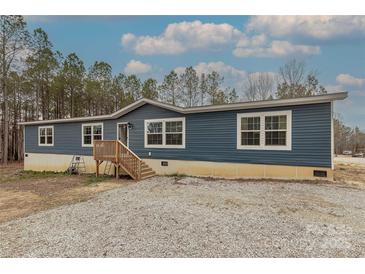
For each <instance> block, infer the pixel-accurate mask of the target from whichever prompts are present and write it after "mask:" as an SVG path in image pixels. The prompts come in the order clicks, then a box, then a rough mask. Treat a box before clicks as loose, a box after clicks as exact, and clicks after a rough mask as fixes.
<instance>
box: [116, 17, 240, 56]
mask: <svg viewBox="0 0 365 274" xmlns="http://www.w3.org/2000/svg"><path fill="white" fill-rule="evenodd" d="M242 35H243V34H242V32H241V31H239V30H238V29H236V28H234V27H233V26H232V25H230V24H214V23H202V22H201V21H193V22H180V23H173V24H169V25H168V26H167V27H166V29H165V30H164V32H163V33H162V34H161V35H159V36H148V35H146V36H135V35H134V34H131V33H127V34H124V35H123V36H122V45H123V46H124V47H126V48H131V49H132V50H134V51H135V52H136V53H137V54H140V55H153V54H165V55H172V54H181V53H183V52H186V51H188V50H191V49H207V48H212V47H213V48H214V47H219V46H223V45H228V44H233V43H235V42H237V41H238V40H239V39H240V38H241V37H242Z"/></svg>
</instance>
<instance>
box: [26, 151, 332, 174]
mask: <svg viewBox="0 0 365 274" xmlns="http://www.w3.org/2000/svg"><path fill="white" fill-rule="evenodd" d="M26 154H27V157H24V169H25V170H34V171H56V172H62V171H65V170H66V169H67V168H68V167H69V165H70V162H71V159H72V155H65V154H43V153H26ZM82 157H84V161H85V166H86V172H87V173H95V171H96V170H95V169H96V167H95V161H94V159H93V156H82ZM143 160H144V161H145V162H146V163H147V164H148V165H149V166H150V167H151V168H152V169H153V170H154V171H155V172H156V173H157V174H159V175H172V174H182V175H192V176H203V177H215V178H230V179H238V178H278V179H312V180H313V179H327V180H333V170H332V169H331V168H323V167H304V166H284V165H264V164H240V163H225V162H224V163H222V162H209V161H184V160H163V159H143ZM162 162H163V163H162ZM163 164H164V165H163ZM166 164H167V166H166ZM104 167H105V162H104V163H102V164H101V166H100V171H101V172H103V171H104ZM314 170H320V171H326V172H327V178H322V177H315V176H314V175H313V172H314ZM113 171H114V170H113V169H111V173H112V172H113Z"/></svg>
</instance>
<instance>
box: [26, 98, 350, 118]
mask: <svg viewBox="0 0 365 274" xmlns="http://www.w3.org/2000/svg"><path fill="white" fill-rule="evenodd" d="M346 97H347V92H337V93H329V94H324V95H315V96H307V97H300V98H290V99H274V100H263V101H250V102H239V103H231V104H222V105H208V106H197V107H188V108H183V107H178V106H174V105H171V104H166V103H162V102H159V101H155V100H151V99H146V98H142V99H140V100H138V101H136V102H134V103H132V104H130V105H128V106H126V107H124V108H122V109H120V110H118V111H116V112H114V113H111V114H108V115H99V116H89V117H75V118H66V119H56V120H40V121H32V122H21V123H19V124H20V125H40V124H54V123H71V122H84V121H97V120H107V119H116V118H119V117H121V116H123V115H125V114H127V113H129V112H131V111H133V110H135V109H136V108H139V107H141V106H143V105H145V104H151V105H155V106H158V107H161V108H164V109H169V110H172V111H176V112H179V113H182V114H189V113H200V112H216V111H227V110H243V109H252V108H266V107H279V106H293V105H307V104H318V103H326V102H332V101H335V100H343V99H345V98H346Z"/></svg>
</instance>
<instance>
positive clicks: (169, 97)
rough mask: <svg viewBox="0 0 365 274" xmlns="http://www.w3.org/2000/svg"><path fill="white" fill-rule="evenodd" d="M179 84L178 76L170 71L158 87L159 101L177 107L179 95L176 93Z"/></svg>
mask: <svg viewBox="0 0 365 274" xmlns="http://www.w3.org/2000/svg"><path fill="white" fill-rule="evenodd" d="M179 84H180V80H179V76H178V75H177V73H176V72H175V71H173V70H172V71H171V72H170V73H169V74H168V75H166V76H165V77H164V80H163V82H162V84H161V86H160V87H159V98H160V100H162V101H164V102H166V103H169V104H172V105H177V103H178V102H179V100H180V98H181V96H180V94H179V93H178V91H179Z"/></svg>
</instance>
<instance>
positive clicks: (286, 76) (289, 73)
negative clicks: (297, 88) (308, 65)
mask: <svg viewBox="0 0 365 274" xmlns="http://www.w3.org/2000/svg"><path fill="white" fill-rule="evenodd" d="M279 77H280V81H281V82H285V83H287V84H288V85H298V84H300V83H302V82H303V80H304V77H305V63H304V62H303V61H298V60H297V59H292V60H290V61H288V62H287V63H286V64H284V66H282V67H280V68H279Z"/></svg>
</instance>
